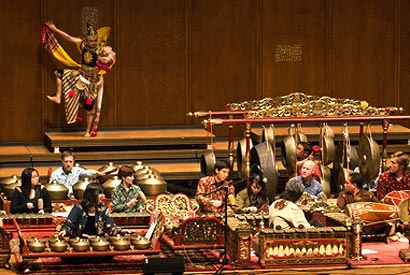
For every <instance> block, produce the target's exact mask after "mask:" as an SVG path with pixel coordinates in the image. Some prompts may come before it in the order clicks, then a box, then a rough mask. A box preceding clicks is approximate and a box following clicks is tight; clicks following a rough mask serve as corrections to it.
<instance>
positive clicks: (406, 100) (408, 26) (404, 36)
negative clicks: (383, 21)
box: [395, 0, 410, 127]
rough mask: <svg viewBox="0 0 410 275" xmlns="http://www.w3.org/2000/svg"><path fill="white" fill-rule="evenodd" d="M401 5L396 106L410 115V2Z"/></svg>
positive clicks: (409, 123) (408, 125)
mask: <svg viewBox="0 0 410 275" xmlns="http://www.w3.org/2000/svg"><path fill="white" fill-rule="evenodd" d="M397 1H398V3H400V5H398V8H397V14H398V17H399V19H398V26H399V30H398V33H399V35H398V39H397V42H398V53H399V59H398V64H399V66H398V70H397V71H398V72H399V77H398V81H399V84H398V88H399V92H398V94H397V95H396V99H395V105H396V106H401V107H403V108H404V109H405V114H409V113H410V96H409V87H410V47H409V45H410V20H409V16H410V1H399V0H397ZM403 125H406V126H407V127H410V121H406V122H404V123H403Z"/></svg>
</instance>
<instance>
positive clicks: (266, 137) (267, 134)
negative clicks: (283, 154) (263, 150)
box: [261, 125, 276, 152]
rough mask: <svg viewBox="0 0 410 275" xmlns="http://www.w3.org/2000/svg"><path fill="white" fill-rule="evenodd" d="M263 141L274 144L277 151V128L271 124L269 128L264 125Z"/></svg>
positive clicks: (273, 147) (274, 149) (273, 146)
mask: <svg viewBox="0 0 410 275" xmlns="http://www.w3.org/2000/svg"><path fill="white" fill-rule="evenodd" d="M261 140H262V142H265V141H267V142H268V143H269V144H270V146H272V149H273V151H274V152H275V151H276V140H275V128H274V127H273V125H271V126H270V127H268V128H265V127H263V131H262V139H261Z"/></svg>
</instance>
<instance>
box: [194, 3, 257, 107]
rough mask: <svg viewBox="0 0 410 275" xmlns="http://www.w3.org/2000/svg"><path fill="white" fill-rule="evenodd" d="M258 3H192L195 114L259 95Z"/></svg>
mask: <svg viewBox="0 0 410 275" xmlns="http://www.w3.org/2000/svg"><path fill="white" fill-rule="evenodd" d="M257 12H258V1H253V0H246V1H244V0H237V1H220V0H211V1H209V0H198V1H192V16H191V18H192V56H191V58H192V93H193V96H194V98H193V103H192V110H194V111H208V110H225V105H226V103H229V102H240V101H243V100H250V99H255V97H256V95H257V83H258V82H257V69H256V68H257V67H256V63H257V50H258V49H257V48H256V46H257V32H258V31H259V30H258V24H257V22H256V20H255V18H257V17H258V16H257Z"/></svg>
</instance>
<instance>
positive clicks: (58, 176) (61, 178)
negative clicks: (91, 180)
mask: <svg viewBox="0 0 410 275" xmlns="http://www.w3.org/2000/svg"><path fill="white" fill-rule="evenodd" d="M95 174H97V171H95V170H86V169H84V168H81V167H73V168H72V169H71V171H70V172H68V174H66V173H65V172H64V170H63V167H60V168H58V169H57V170H55V171H54V172H53V173H52V174H51V177H50V183H51V182H53V181H54V180H55V181H57V182H58V183H60V184H64V185H65V186H66V187H67V188H68V197H70V196H71V195H73V194H74V193H73V185H74V184H76V183H77V182H78V181H79V180H80V177H81V176H82V177H87V176H88V177H91V176H94V175H95Z"/></svg>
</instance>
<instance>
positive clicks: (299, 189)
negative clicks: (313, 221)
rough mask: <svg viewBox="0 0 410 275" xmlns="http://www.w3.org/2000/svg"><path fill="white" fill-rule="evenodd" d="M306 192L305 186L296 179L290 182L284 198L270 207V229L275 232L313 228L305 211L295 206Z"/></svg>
mask: <svg viewBox="0 0 410 275" xmlns="http://www.w3.org/2000/svg"><path fill="white" fill-rule="evenodd" d="M304 190H305V188H304V186H303V184H302V183H300V182H299V181H298V180H296V179H295V178H292V179H290V180H289V181H288V183H287V185H286V187H285V192H284V197H283V198H281V199H278V200H276V201H274V202H273V203H272V204H271V205H270V207H269V227H271V228H274V229H275V230H283V229H289V228H299V229H303V228H310V227H311V225H310V224H309V222H308V221H307V219H306V217H305V214H304V213H303V210H302V209H300V207H299V206H297V205H296V204H295V202H296V201H297V200H299V198H300V197H301V196H302V194H303V192H304Z"/></svg>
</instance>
